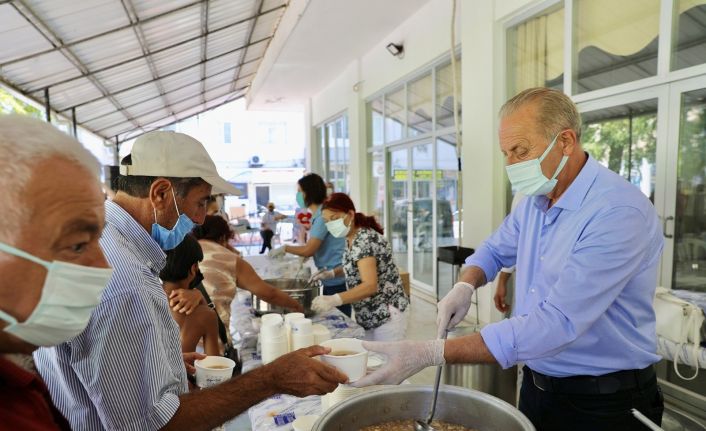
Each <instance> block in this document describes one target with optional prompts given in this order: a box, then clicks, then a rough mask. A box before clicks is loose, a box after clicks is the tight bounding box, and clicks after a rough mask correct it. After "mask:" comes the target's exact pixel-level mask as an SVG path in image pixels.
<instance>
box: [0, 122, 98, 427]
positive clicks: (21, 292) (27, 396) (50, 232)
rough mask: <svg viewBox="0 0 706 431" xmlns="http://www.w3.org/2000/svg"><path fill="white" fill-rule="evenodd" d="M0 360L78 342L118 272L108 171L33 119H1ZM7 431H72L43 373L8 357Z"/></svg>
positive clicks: (0, 376) (0, 401)
mask: <svg viewBox="0 0 706 431" xmlns="http://www.w3.org/2000/svg"><path fill="white" fill-rule="evenodd" d="M0 153H1V154H2V158H0V187H2V190H3V193H4V196H3V201H2V203H0V207H1V210H2V214H3V215H2V221H1V222H0V274H2V277H0V328H1V329H0V354H8V353H23V354H29V353H32V352H33V351H34V350H35V349H36V348H37V347H38V346H52V345H55V344H59V343H62V342H64V341H66V340H68V339H70V338H73V337H74V336H75V335H77V334H79V333H80V332H81V331H83V329H84V328H85V327H86V325H87V324H88V320H89V318H90V315H91V312H92V311H93V309H94V308H95V307H96V305H97V304H98V301H99V297H100V295H101V293H102V292H103V290H104V288H105V286H106V284H108V280H109V279H110V275H111V272H112V270H111V269H109V268H108V264H107V262H106V260H105V257H104V256H103V252H102V251H101V249H100V246H99V244H98V239H99V238H100V235H101V231H102V230H103V225H104V218H105V217H104V211H103V200H104V199H103V193H102V192H101V188H100V183H99V181H98V172H99V167H100V165H99V164H98V161H97V160H96V159H95V158H94V157H93V156H92V155H91V154H90V153H89V152H88V151H87V150H86V149H84V148H83V147H82V146H81V144H79V143H78V142H77V141H75V140H74V139H72V138H71V137H69V136H68V135H66V134H64V133H61V132H60V131H58V130H57V129H55V128H54V127H52V126H51V125H49V124H47V123H44V122H41V121H39V120H35V119H31V118H28V117H20V116H14V115H3V116H0ZM0 418H2V419H0V423H1V424H2V426H0V428H3V429H43V430H52V429H69V426H68V423H67V422H66V420H65V419H64V418H63V416H62V415H61V414H60V413H59V412H58V411H57V410H56V408H55V407H54V406H53V405H52V403H51V400H50V399H49V394H48V392H47V389H46V387H45V386H44V384H43V383H42V382H41V380H40V379H39V378H38V376H36V375H35V374H33V373H31V372H29V371H27V370H25V369H23V368H20V367H18V366H16V365H15V364H13V363H12V362H11V361H9V360H8V359H7V358H6V357H5V356H4V355H0Z"/></svg>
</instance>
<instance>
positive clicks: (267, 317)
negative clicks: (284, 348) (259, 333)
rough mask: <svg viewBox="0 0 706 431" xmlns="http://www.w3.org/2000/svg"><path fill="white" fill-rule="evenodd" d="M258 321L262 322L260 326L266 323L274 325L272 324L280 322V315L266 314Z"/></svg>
mask: <svg viewBox="0 0 706 431" xmlns="http://www.w3.org/2000/svg"><path fill="white" fill-rule="evenodd" d="M260 320H261V322H262V323H261V324H262V325H265V324H266V323H270V322H272V323H274V322H282V315H281V314H277V313H268V314H265V315H263V316H262V317H261V318H260Z"/></svg>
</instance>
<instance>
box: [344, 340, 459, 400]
mask: <svg viewBox="0 0 706 431" xmlns="http://www.w3.org/2000/svg"><path fill="white" fill-rule="evenodd" d="M444 343H445V340H428V341H396V342H378V341H363V348H365V349H367V350H368V351H370V352H378V353H382V354H383V355H385V356H386V358H387V362H386V363H385V365H383V366H382V367H380V369H378V370H376V371H373V372H372V373H370V374H368V375H367V376H365V377H363V378H362V379H360V380H358V381H356V382H355V383H353V384H352V385H353V386H355V387H357V388H362V387H364V386H372V385H399V384H400V383H402V382H403V381H404V380H405V379H406V378H408V377H410V376H413V375H414V374H417V373H418V372H420V371H422V370H423V369H425V368H426V367H431V366H434V365H442V364H444V363H445V362H446V361H445V360H444Z"/></svg>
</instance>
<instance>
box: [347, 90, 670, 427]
mask: <svg viewBox="0 0 706 431" xmlns="http://www.w3.org/2000/svg"><path fill="white" fill-rule="evenodd" d="M499 135H500V150H501V151H502V153H503V155H504V156H505V159H506V169H507V174H508V177H509V179H510V182H511V183H512V186H513V188H515V189H516V190H519V191H520V192H522V193H524V194H525V195H527V196H528V197H527V198H525V199H524V200H522V202H521V203H520V204H519V206H518V207H517V209H516V210H515V211H513V212H512V213H511V214H510V215H509V216H508V217H507V218H506V219H505V221H504V222H503V223H502V224H501V225H500V227H499V228H498V230H497V231H495V232H494V233H493V234H492V235H491V236H490V237H489V238H488V239H487V240H486V241H485V242H484V243H483V244H481V245H480V246H479V247H478V249H477V250H476V252H475V254H473V255H472V256H470V257H469V258H468V259H467V260H466V268H465V269H464V271H463V273H462V274H461V278H460V280H461V281H460V282H459V283H457V284H456V285H455V286H454V288H453V289H452V290H451V291H450V292H449V294H448V295H447V296H446V297H444V298H443V299H442V300H441V301H440V302H439V305H438V318H437V324H438V330H439V336H442V335H443V334H444V333H445V332H446V331H447V330H448V329H451V328H453V327H454V326H455V325H457V324H458V323H460V322H461V321H462V320H463V319H464V317H465V316H466V313H467V312H468V308H469V306H470V303H471V298H472V296H473V293H474V291H475V289H476V288H480V287H482V286H483V285H485V284H486V283H487V282H488V281H490V280H492V279H493V278H495V276H496V275H497V273H498V271H499V270H500V268H502V267H510V266H513V265H517V281H516V286H515V289H516V299H515V306H514V308H513V316H512V317H511V318H509V319H505V320H502V321H500V322H496V323H491V324H489V325H487V326H485V328H483V330H482V331H481V332H480V334H473V335H469V336H466V337H461V338H456V339H453V340H449V341H446V342H444V341H443V340H433V341H421V342H414V341H406V342H401V343H366V344H364V345H365V346H366V347H368V348H369V349H370V350H374V351H380V352H383V353H386V354H387V355H388V356H389V361H388V364H387V366H385V367H383V368H381V369H380V370H378V371H376V372H375V373H373V374H371V375H369V376H366V378H365V379H363V380H359V381H358V382H356V385H368V384H376V383H381V382H383V383H399V382H400V381H401V380H403V379H404V378H406V377H407V376H409V375H411V374H414V373H415V372H417V371H419V370H421V369H423V368H424V367H426V366H430V365H439V364H442V363H444V362H447V363H495V362H497V363H499V364H500V365H501V366H502V367H503V368H508V367H511V366H513V365H515V364H517V363H520V362H524V363H525V364H526V366H525V368H524V380H523V382H522V389H521V393H520V405H519V407H520V410H521V411H522V412H523V413H525V415H527V417H529V419H530V420H531V421H532V422H533V423H534V425H535V426H536V427H537V429H541V430H566V429H571V430H576V431H578V430H621V431H624V430H640V429H644V428H643V425H642V424H641V423H639V422H638V421H637V420H636V419H635V418H633V416H632V415H631V413H630V410H631V409H633V408H635V409H637V410H639V411H641V412H642V413H643V414H644V415H646V416H648V417H649V418H650V419H652V420H653V421H654V422H657V423H659V422H660V421H661V418H662V411H663V408H664V405H663V399H662V396H661V393H660V390H659V386H658V385H657V380H656V375H655V370H654V368H653V364H654V363H656V362H657V361H659V360H660V357H659V356H658V355H657V337H656V333H655V313H654V309H653V307H652V299H653V297H654V293H655V289H656V285H657V273H658V268H659V262H660V256H661V251H662V246H663V238H662V229H661V224H660V223H659V219H658V217H657V213H656V211H655V209H654V206H653V205H652V203H651V202H650V201H649V200H648V199H647V197H646V196H644V195H643V194H642V193H641V192H640V190H639V189H637V188H636V187H634V186H633V185H632V184H630V183H628V182H627V181H625V180H624V179H623V178H622V177H620V176H619V175H617V174H615V173H614V172H612V171H610V170H608V169H607V168H605V167H603V166H601V165H600V164H599V163H598V162H597V161H596V160H595V159H593V158H591V157H590V156H589V155H588V154H587V153H586V152H584V150H583V148H582V147H581V141H580V137H581V117H580V115H579V113H578V111H577V109H576V106H575V105H574V103H573V102H572V101H571V99H570V98H569V97H568V96H566V95H564V94H563V93H561V92H560V91H556V90H551V89H547V88H533V89H529V90H525V91H523V92H522V93H520V94H518V95H517V96H515V97H513V98H512V99H511V100H509V101H508V102H507V103H506V104H505V105H504V106H503V108H502V109H501V111H500V133H499Z"/></svg>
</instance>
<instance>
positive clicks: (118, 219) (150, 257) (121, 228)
mask: <svg viewBox="0 0 706 431" xmlns="http://www.w3.org/2000/svg"><path fill="white" fill-rule="evenodd" d="M105 221H106V223H108V224H111V225H113V227H115V229H117V231H118V232H120V234H122V235H123V236H124V237H125V239H126V240H127V242H128V243H129V246H130V249H131V250H133V252H135V254H136V255H137V256H138V258H140V260H141V261H143V262H145V263H146V264H147V266H148V267H149V268H150V269H151V270H152V272H154V273H155V274H159V272H160V271H161V270H162V268H164V265H165V264H166V262H167V258H166V255H165V254H164V251H162V248H161V247H160V246H159V244H157V242H156V241H155V240H153V239H152V236H150V234H149V233H148V232H147V231H146V230H145V228H143V227H142V226H141V225H140V224H139V223H138V222H137V220H135V219H134V218H132V216H131V215H130V214H128V212H127V211H125V209H123V207H121V206H120V205H118V204H116V203H115V202H113V201H110V200H107V201H105Z"/></svg>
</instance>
